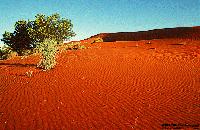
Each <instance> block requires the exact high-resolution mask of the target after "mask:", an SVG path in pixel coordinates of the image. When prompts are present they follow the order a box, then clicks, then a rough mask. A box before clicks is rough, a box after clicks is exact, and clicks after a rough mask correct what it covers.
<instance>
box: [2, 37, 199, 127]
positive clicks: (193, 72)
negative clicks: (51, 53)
mask: <svg viewBox="0 0 200 130" xmlns="http://www.w3.org/2000/svg"><path fill="white" fill-rule="evenodd" d="M147 42H148V41H137V42H136V41H135V42H110V43H95V44H93V45H91V46H90V45H88V47H89V48H88V49H85V50H78V51H63V52H61V53H59V54H58V55H57V56H58V65H57V66H56V67H55V68H54V69H52V70H50V71H46V72H43V71H41V70H39V69H37V68H36V67H35V66H36V64H37V62H38V61H39V57H38V56H37V55H32V56H29V57H26V58H24V59H21V57H16V58H13V59H10V60H5V61H0V81H1V82H0V129H1V130H4V129H18V130H23V129H34V130H35V129H162V128H163V127H162V124H172V123H173V124H177V125H178V124H179V126H181V125H182V127H184V128H194V125H196V127H198V125H199V123H200V46H199V45H200V41H195V40H181V39H163V40H151V41H150V42H151V44H146V43H147ZM30 71H33V73H32V76H31V77H28V76H27V74H26V72H29V73H30ZM180 124H181V125H180ZM187 124H188V125H187ZM192 125H193V126H192ZM198 128H199V127H198Z"/></svg>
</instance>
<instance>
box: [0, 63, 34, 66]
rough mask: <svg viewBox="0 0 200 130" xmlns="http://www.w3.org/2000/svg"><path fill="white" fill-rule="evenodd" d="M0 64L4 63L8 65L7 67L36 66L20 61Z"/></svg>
mask: <svg viewBox="0 0 200 130" xmlns="http://www.w3.org/2000/svg"><path fill="white" fill-rule="evenodd" d="M1 65H5V66H8V67H13V66H15V67H36V65H35V64H21V63H0V66H1Z"/></svg>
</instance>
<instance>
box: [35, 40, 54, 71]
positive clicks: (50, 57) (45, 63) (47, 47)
mask: <svg viewBox="0 0 200 130" xmlns="http://www.w3.org/2000/svg"><path fill="white" fill-rule="evenodd" d="M56 45H57V42H56V40H55V39H45V40H44V42H39V43H38V45H37V48H38V49H39V51H40V52H41V54H42V55H41V60H40V62H39V64H38V67H41V68H43V69H44V70H50V69H52V68H54V67H55V65H56V51H57V47H56Z"/></svg>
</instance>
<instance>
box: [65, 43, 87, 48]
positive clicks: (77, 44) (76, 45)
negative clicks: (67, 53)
mask: <svg viewBox="0 0 200 130" xmlns="http://www.w3.org/2000/svg"><path fill="white" fill-rule="evenodd" d="M78 49H86V47H85V46H84V45H81V43H80V42H71V43H68V44H67V45H66V50H78Z"/></svg>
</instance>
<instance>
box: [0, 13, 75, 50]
mask: <svg viewBox="0 0 200 130" xmlns="http://www.w3.org/2000/svg"><path fill="white" fill-rule="evenodd" d="M72 27H73V24H72V23H71V20H69V19H65V18H61V17H60V15H59V14H57V13H56V14H53V15H51V16H45V15H44V14H37V15H36V16H35V20H33V21H30V20H28V21H25V20H21V21H18V22H16V23H15V31H14V32H13V33H10V32H5V33H4V34H3V38H2V39H1V41H3V42H4V43H5V44H6V45H8V46H10V47H11V48H12V49H13V51H16V52H18V53H19V54H22V51H24V50H29V49H34V48H35V47H36V44H37V43H38V42H40V43H43V41H44V40H45V39H55V40H56V42H57V43H61V42H63V40H64V39H69V38H71V37H73V36H75V33H74V32H73V31H72Z"/></svg>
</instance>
